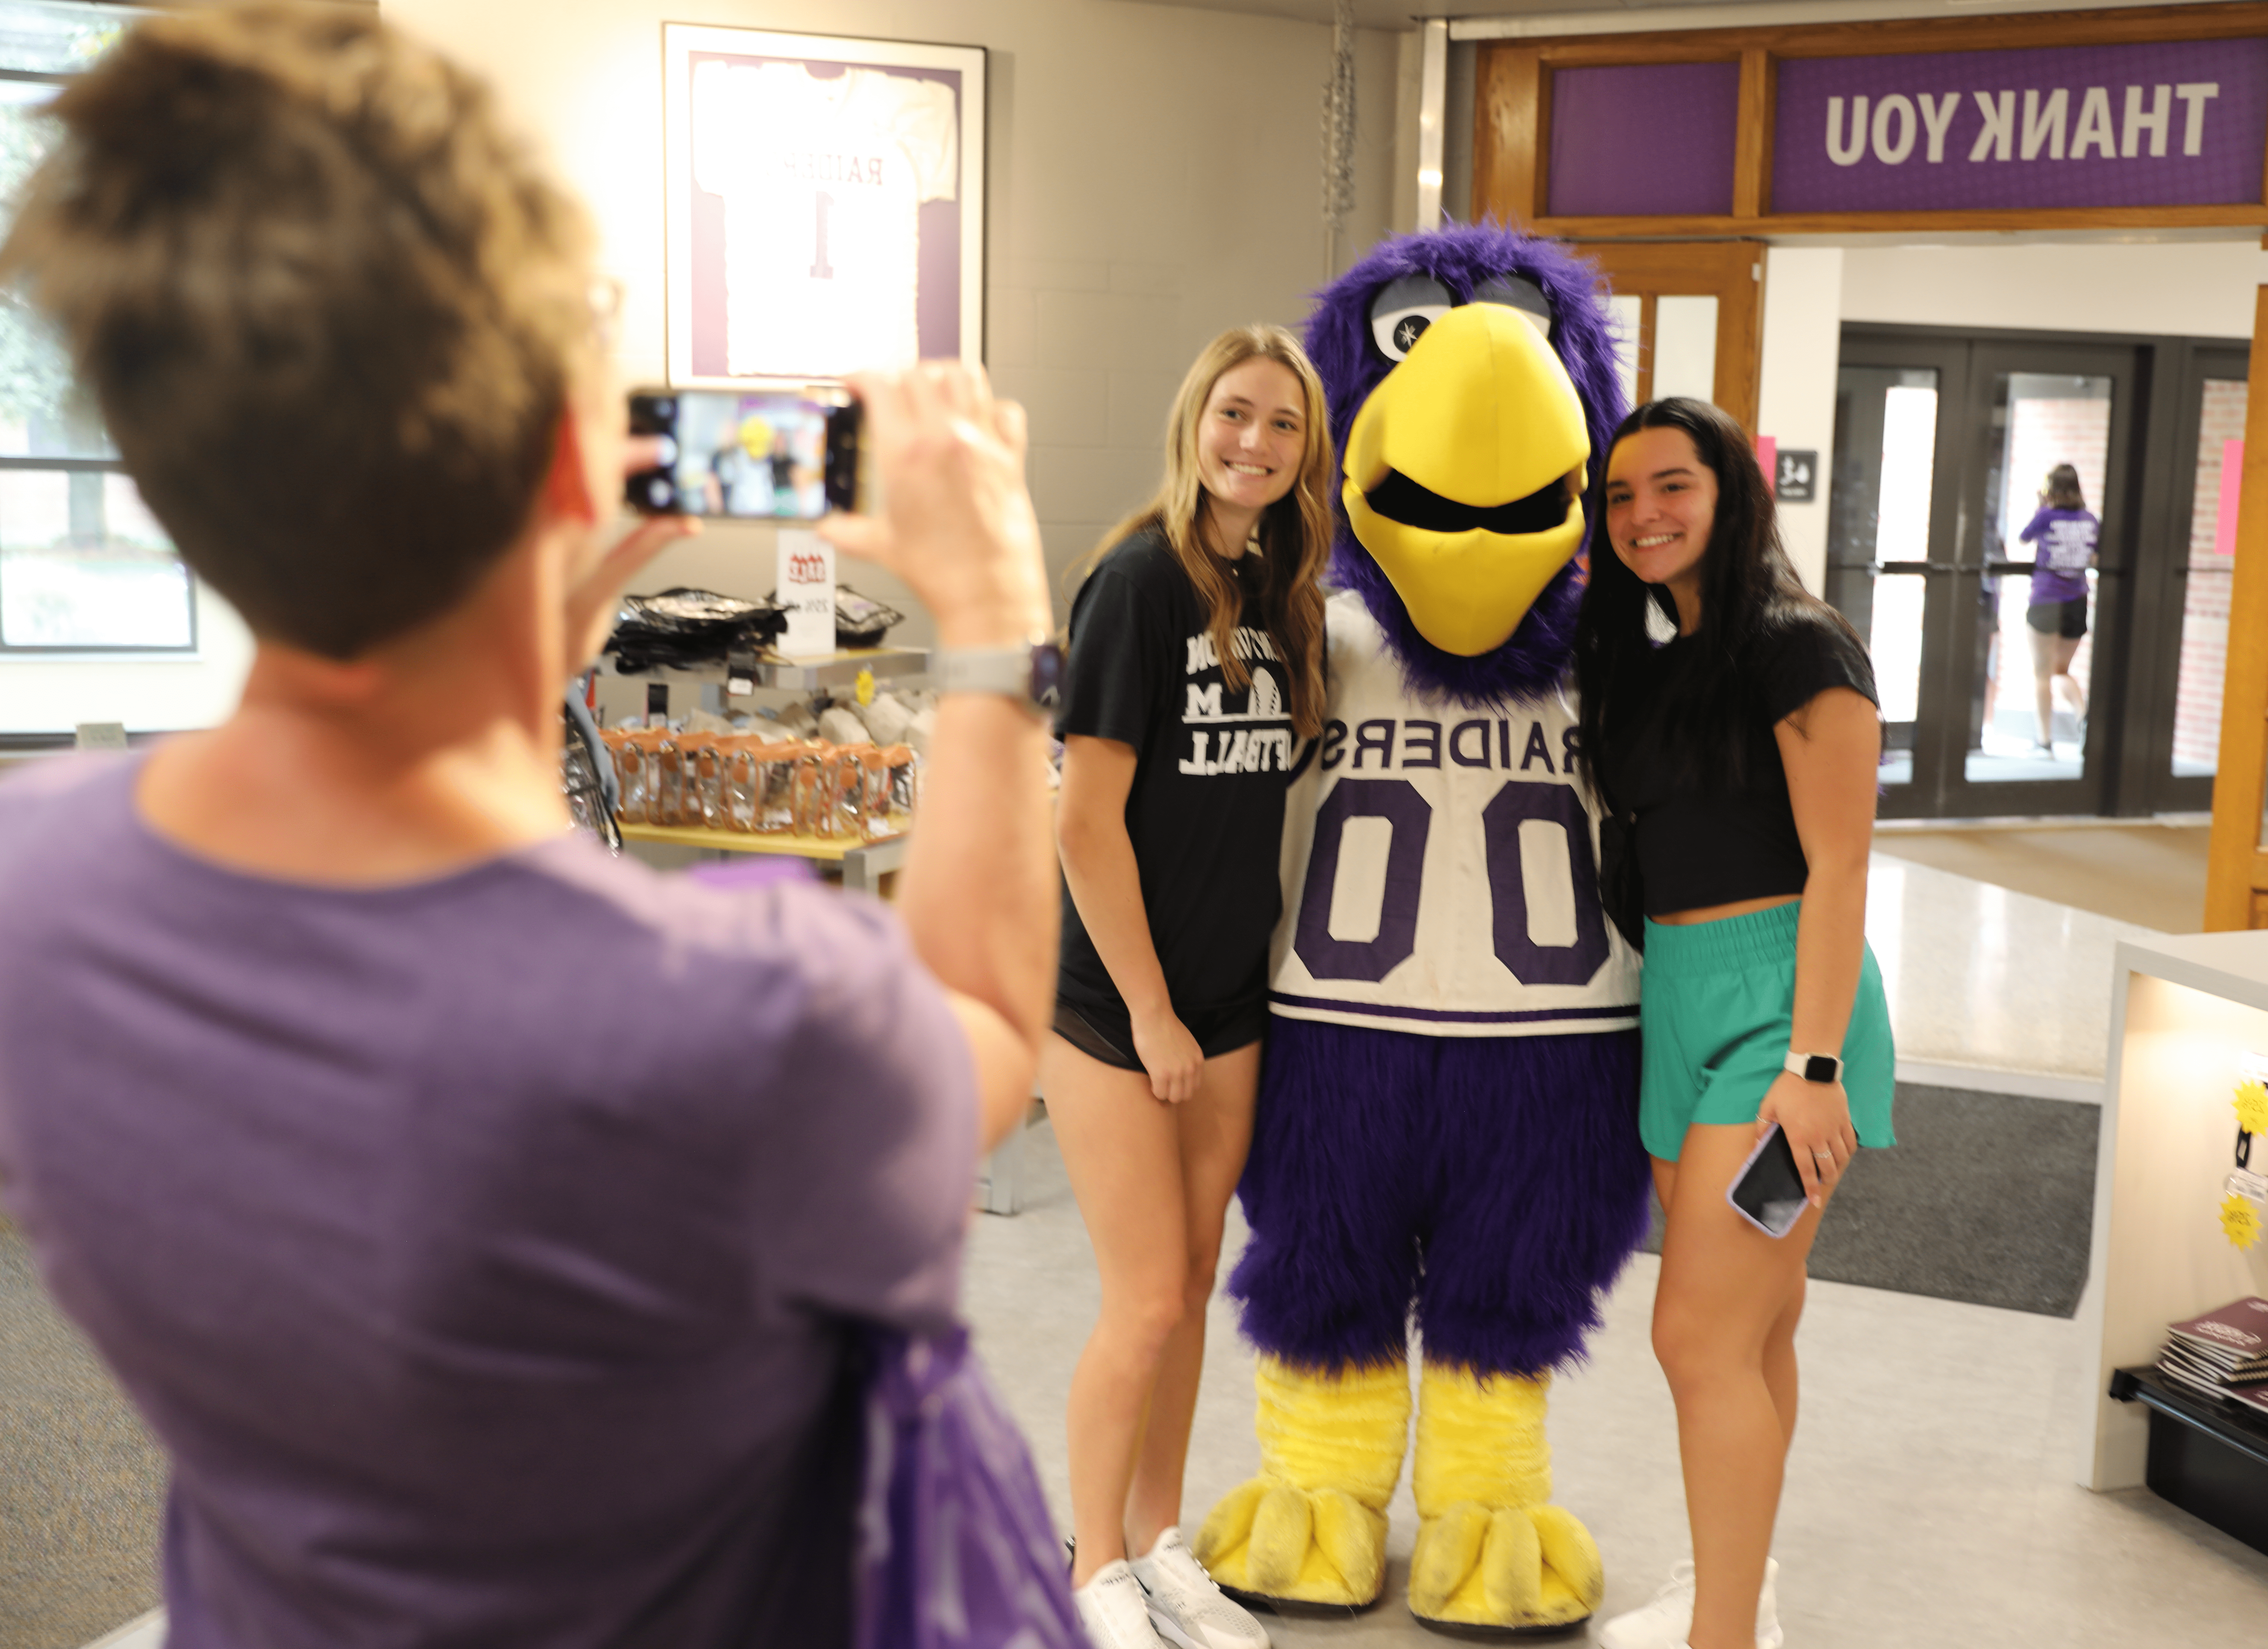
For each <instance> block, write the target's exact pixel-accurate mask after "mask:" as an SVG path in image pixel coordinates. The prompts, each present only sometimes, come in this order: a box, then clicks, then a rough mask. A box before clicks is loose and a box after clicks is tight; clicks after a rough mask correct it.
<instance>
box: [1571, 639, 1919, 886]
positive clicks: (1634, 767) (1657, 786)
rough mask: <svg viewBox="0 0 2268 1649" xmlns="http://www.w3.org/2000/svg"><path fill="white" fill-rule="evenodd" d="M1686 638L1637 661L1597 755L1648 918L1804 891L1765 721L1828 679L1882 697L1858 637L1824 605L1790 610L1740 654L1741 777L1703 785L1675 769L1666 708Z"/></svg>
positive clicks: (1809, 696)
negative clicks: (1631, 843)
mask: <svg viewBox="0 0 2268 1649" xmlns="http://www.w3.org/2000/svg"><path fill="white" fill-rule="evenodd" d="M1693 647H1694V642H1693V640H1692V638H1691V637H1678V638H1677V639H1676V640H1675V641H1673V642H1671V643H1669V644H1668V645H1667V646H1664V647H1661V648H1657V649H1656V650H1655V651H1654V652H1653V656H1652V657H1651V658H1646V659H1640V661H1639V665H1638V669H1637V670H1636V671H1635V672H1633V673H1632V674H1633V679H1632V680H1631V682H1630V684H1629V688H1628V689H1627V690H1628V692H1629V694H1630V698H1629V699H1628V700H1627V701H1625V702H1624V703H1621V704H1616V706H1615V709H1616V714H1614V715H1612V716H1610V717H1609V721H1608V725H1609V728H1610V729H1613V730H1614V731H1612V732H1609V737H1608V746H1609V747H1608V749H1607V751H1606V752H1605V757H1604V760H1603V761H1602V763H1601V768H1602V776H1603V777H1604V779H1605V782H1606V788H1607V791H1608V794H1609V798H1610V799H1611V800H1612V801H1613V803H1614V805H1615V806H1616V808H1617V809H1618V810H1621V809H1627V810H1629V811H1631V812H1632V813H1636V814H1637V817H1638V832H1637V835H1638V842H1637V848H1638V871H1639V874H1640V875H1641V876H1642V877H1643V879H1644V880H1645V885H1646V915H1648V916H1650V917H1659V916H1665V915H1668V913H1670V912H1672V911H1676V910H1697V909H1704V908H1705V907H1707V906H1711V905H1724V904H1731V903H1733V902H1735V901H1737V900H1742V899H1767V898H1771V897H1773V896H1774V895H1777V894H1800V893H1801V892H1802V891H1803V884H1804V881H1805V879H1806V878H1807V877H1808V874H1809V866H1808V864H1807V862H1806V861H1805V859H1804V857H1803V843H1802V842H1801V840H1800V838H1799V837H1798V836H1797V835H1796V832H1795V813H1794V809H1793V807H1792V806H1790V805H1789V801H1788V794H1787V769H1786V767H1785V766H1783V765H1782V763H1781V762H1780V757H1779V743H1778V740H1777V739H1775V738H1774V737H1773V733H1772V729H1773V728H1774V727H1775V726H1776V725H1778V723H1780V722H1781V721H1783V720H1785V719H1786V718H1787V717H1789V716H1790V715H1793V713H1794V712H1795V711H1796V710H1800V709H1801V708H1802V707H1803V706H1804V705H1806V704H1808V703H1810V702H1811V701H1812V700H1813V699H1815V698H1816V697H1817V696H1819V695H1820V694H1822V693H1823V692H1825V691H1826V690H1827V689H1828V688H1834V687H1847V688H1851V689H1852V690H1853V691H1854V692H1858V693H1860V694H1863V695H1864V696H1866V697H1867V700H1868V701H1869V702H1871V703H1876V704H1879V703H1881V699H1880V698H1879V697H1878V696H1876V694H1875V691H1874V666H1873V665H1872V664H1871V663H1870V662H1869V661H1868V659H1867V650H1866V649H1865V648H1864V647H1862V646H1861V645H1859V641H1858V638H1857V637H1854V636H1852V634H1851V632H1850V631H1849V630H1847V629H1845V628H1844V627H1843V626H1842V625H1841V624H1839V623H1837V622H1836V621H1835V620H1834V618H1833V617H1831V616H1830V615H1828V614H1826V613H1823V612H1818V611H1811V610H1805V611H1800V612H1798V613H1797V614H1794V615H1790V617H1789V618H1788V619H1786V621H1785V622H1780V623H1778V624H1777V625H1775V626H1774V627H1773V628H1771V629H1769V630H1768V631H1767V632H1766V633H1764V634H1763V635H1760V636H1758V637H1756V639H1754V640H1753V641H1751V642H1750V643H1749V644H1748V646H1747V648H1746V650H1745V651H1744V652H1742V656H1741V658H1740V660H1739V668H1740V674H1741V679H1742V688H1743V689H1744V690H1743V692H1742V698H1743V700H1744V701H1745V703H1746V706H1747V710H1746V714H1745V716H1744V720H1745V721H1746V723H1747V726H1746V729H1745V734H1746V740H1747V743H1746V747H1745V748H1746V755H1747V767H1746V770H1745V771H1744V773H1743V775H1742V783H1741V784H1739V785H1737V786H1735V785H1734V784H1729V783H1727V782H1726V781H1724V780H1723V779H1721V778H1720V779H1719V781H1718V782H1717V783H1716V784H1705V783H1704V782H1703V781H1702V780H1701V778H1700V777H1697V776H1689V775H1687V774H1685V773H1683V772H1682V771H1681V768H1682V767H1683V764H1682V763H1681V762H1678V761H1677V760H1676V759H1675V755H1676V753H1675V752H1674V751H1673V750H1672V749H1671V748H1670V747H1669V742H1668V740H1669V738H1670V736H1671V735H1670V733H1669V731H1668V728H1667V726H1666V725H1665V721H1666V718H1665V716H1664V714H1663V711H1664V710H1665V709H1666V707H1667V706H1668V705H1669V704H1671V703H1674V702H1675V700H1676V698H1677V696H1678V694H1679V692H1680V691H1681V679H1682V678H1683V675H1684V674H1685V673H1686V671H1687V670H1688V669H1689V668H1690V663H1691V660H1692V657H1693ZM1615 697H1616V699H1621V698H1622V697H1623V691H1622V690H1620V689H1618V690H1617V691H1616V694H1615ZM1625 728H1627V729H1628V732H1624V731H1622V730H1623V729H1625Z"/></svg>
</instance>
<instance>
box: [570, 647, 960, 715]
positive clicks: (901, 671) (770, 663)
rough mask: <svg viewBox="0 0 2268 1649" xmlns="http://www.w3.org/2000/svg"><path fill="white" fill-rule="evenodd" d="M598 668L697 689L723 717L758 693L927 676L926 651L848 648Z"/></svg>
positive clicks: (606, 658)
mask: <svg viewBox="0 0 2268 1649" xmlns="http://www.w3.org/2000/svg"><path fill="white" fill-rule="evenodd" d="M599 668H600V670H602V671H604V672H605V673H606V674H608V675H615V676H620V677H621V678H622V680H624V681H668V682H673V683H674V682H685V683H688V684H691V685H697V686H699V687H701V688H703V701H704V708H706V709H708V710H715V711H718V712H719V713H721V712H722V711H723V710H724V708H725V706H724V700H725V699H727V698H746V697H747V696H749V695H750V694H752V693H754V692H755V690H756V689H757V688H765V689H766V690H768V691H770V692H775V693H795V694H800V695H804V696H822V697H823V696H826V695H827V694H828V693H830V692H834V691H836V690H837V689H840V688H855V687H857V686H858V678H859V677H860V676H861V675H865V676H869V677H871V678H873V680H874V681H878V682H880V681H904V680H907V679H908V678H910V677H914V676H921V675H926V674H928V673H929V650H928V649H927V648H925V647H846V648H844V649H843V651H842V652H830V653H824V654H821V655H819V656H817V657H814V658H805V659H781V658H773V657H771V656H770V655H768V654H759V653H752V652H750V653H739V652H736V653H733V654H732V655H730V656H729V657H727V658H725V659H719V660H718V662H716V663H715V664H708V665H703V666H700V667H699V668H697V669H683V670H681V669H677V668H675V667H674V666H659V667H658V668H655V669H652V670H622V669H619V668H617V667H616V666H615V656H614V655H613V654H612V653H605V654H601V655H600V659H599Z"/></svg>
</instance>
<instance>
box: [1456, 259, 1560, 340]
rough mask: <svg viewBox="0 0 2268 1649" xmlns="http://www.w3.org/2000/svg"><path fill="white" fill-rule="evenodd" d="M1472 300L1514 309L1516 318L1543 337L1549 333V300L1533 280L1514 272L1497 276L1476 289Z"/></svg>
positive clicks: (1477, 302) (1547, 336)
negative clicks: (1518, 315)
mask: <svg viewBox="0 0 2268 1649" xmlns="http://www.w3.org/2000/svg"><path fill="white" fill-rule="evenodd" d="M1473 302H1475V303H1476V304H1501V305H1503V306H1505V307H1506V308H1507V309H1516V310H1518V311H1519V312H1520V318H1521V320H1525V321H1526V322H1528V325H1529V326H1531V327H1533V328H1535V329H1536V331H1538V332H1539V333H1541V334H1543V336H1544V337H1546V338H1549V337H1550V335H1551V300H1550V298H1546V297H1545V296H1544V295H1543V288H1542V287H1540V286H1538V285H1537V284H1536V283H1535V282H1534V281H1531V280H1528V279H1525V278H1523V277H1522V276H1517V275H1506V276H1499V278H1498V279H1496V280H1493V281H1491V282H1489V283H1488V284H1487V285H1485V286H1483V287H1480V288H1478V289H1477V290H1476V291H1474V293H1473Z"/></svg>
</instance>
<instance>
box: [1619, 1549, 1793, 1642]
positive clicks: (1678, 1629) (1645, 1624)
mask: <svg viewBox="0 0 2268 1649" xmlns="http://www.w3.org/2000/svg"><path fill="white" fill-rule="evenodd" d="M1778 1578H1779V1564H1778V1563H1777V1562H1776V1561H1774V1560H1773V1559H1771V1558H1770V1557H1767V1558H1765V1559H1764V1591H1763V1592H1762V1593H1760V1594H1758V1595H1757V1598H1756V1649H1780V1645H1781V1643H1782V1642H1783V1641H1784V1638H1783V1637H1782V1634H1781V1632H1780V1629H1779V1599H1778V1596H1777V1595H1776V1594H1775V1593H1774V1590H1773V1582H1774V1581H1776V1580H1777V1579H1778ZM1692 1630H1693V1565H1692V1564H1690V1563H1681V1564H1678V1565H1676V1567H1675V1568H1673V1569H1672V1570H1670V1572H1669V1584H1668V1585H1667V1586H1663V1587H1662V1588H1661V1591H1659V1592H1657V1593H1655V1594H1653V1602H1651V1603H1649V1604H1647V1605H1646V1607H1645V1608H1644V1609H1632V1610H1631V1612H1630V1613H1629V1614H1627V1615H1617V1616H1615V1617H1614V1619H1612V1620H1610V1621H1609V1622H1608V1623H1606V1624H1605V1625H1604V1626H1602V1627H1601V1628H1600V1629H1599V1645H1600V1649H1685V1634H1686V1633H1687V1632H1689V1631H1692Z"/></svg>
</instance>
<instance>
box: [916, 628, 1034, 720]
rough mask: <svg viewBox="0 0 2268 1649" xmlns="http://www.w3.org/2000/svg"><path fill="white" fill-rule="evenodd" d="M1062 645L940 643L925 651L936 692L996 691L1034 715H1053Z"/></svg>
mask: <svg viewBox="0 0 2268 1649" xmlns="http://www.w3.org/2000/svg"><path fill="white" fill-rule="evenodd" d="M1063 665H1064V659H1063V649H1062V648H1060V647H1058V646H1057V645H1056V644H1055V643H1054V642H1052V641H1048V640H1040V641H1035V642H1028V643H1027V644H1025V645H1023V646H1021V647H940V648H939V649H938V650H937V651H936V652H932V654H930V676H931V679H932V681H935V682H936V683H937V690H938V692H939V694H945V693H998V694H1000V695H1002V696H1005V697H1008V698H1013V699H1014V700H1016V701H1017V702H1018V703H1020V704H1022V705H1024V706H1025V707H1026V708H1027V709H1028V710H1031V711H1032V713H1033V714H1035V715H1036V716H1042V717H1047V716H1053V715H1054V714H1055V713H1056V707H1057V704H1059V703H1061V702H1062V700H1063Z"/></svg>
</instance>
